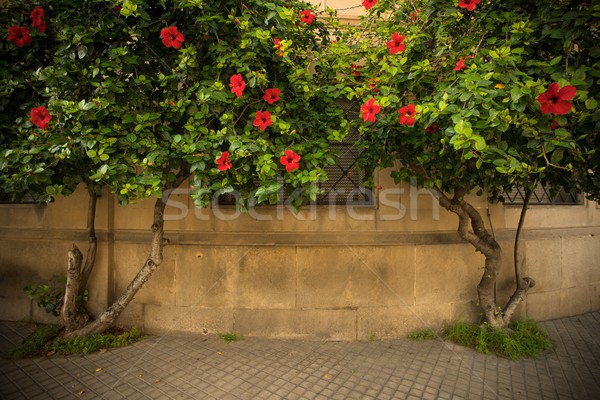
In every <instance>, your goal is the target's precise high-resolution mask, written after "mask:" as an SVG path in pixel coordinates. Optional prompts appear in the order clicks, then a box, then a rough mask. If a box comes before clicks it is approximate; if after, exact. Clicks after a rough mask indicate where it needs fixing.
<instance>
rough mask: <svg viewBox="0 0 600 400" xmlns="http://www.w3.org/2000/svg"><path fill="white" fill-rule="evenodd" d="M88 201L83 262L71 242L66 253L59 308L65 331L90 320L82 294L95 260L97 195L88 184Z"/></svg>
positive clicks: (74, 328)
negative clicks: (64, 282)
mask: <svg viewBox="0 0 600 400" xmlns="http://www.w3.org/2000/svg"><path fill="white" fill-rule="evenodd" d="M87 188H88V194H89V203H88V214H87V233H88V250H87V257H86V259H85V264H83V254H82V253H81V251H80V250H79V248H78V247H77V246H76V245H75V244H73V249H72V250H71V251H69V253H68V263H67V284H66V285H65V297H64V301H63V306H62V310H61V318H62V321H63V324H64V326H65V332H67V333H68V332H72V331H75V330H77V329H81V328H82V327H84V326H85V324H87V322H88V321H89V320H90V315H89V313H88V312H87V311H86V310H85V305H84V304H83V296H84V294H85V289H86V287H87V282H88V279H89V277H90V274H91V272H92V270H93V269H94V264H95V262H96V251H97V238H96V223H95V221H96V203H97V200H98V195H97V193H96V191H95V190H94V189H93V188H92V187H90V186H89V185H88V187H87Z"/></svg>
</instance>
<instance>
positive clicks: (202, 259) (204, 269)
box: [176, 246, 296, 308]
mask: <svg viewBox="0 0 600 400" xmlns="http://www.w3.org/2000/svg"><path fill="white" fill-rule="evenodd" d="M183 249H185V250H182V251H181V252H180V255H179V256H178V260H177V284H176V286H177V305H183V306H202V307H234V308H262V307H268V308H292V307H294V305H295V302H296V265H295V264H296V251H295V248H293V247H248V246H245V247H242V246H235V247H234V246H213V247H209V246H203V247H197V248H196V250H195V251H193V247H192V246H185V247H183Z"/></svg>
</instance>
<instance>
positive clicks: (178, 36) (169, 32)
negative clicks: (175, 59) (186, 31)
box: [160, 26, 185, 49]
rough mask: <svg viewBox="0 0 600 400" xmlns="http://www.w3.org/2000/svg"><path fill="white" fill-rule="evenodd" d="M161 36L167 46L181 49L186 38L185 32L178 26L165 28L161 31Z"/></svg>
mask: <svg viewBox="0 0 600 400" xmlns="http://www.w3.org/2000/svg"><path fill="white" fill-rule="evenodd" d="M160 37H162V42H163V44H164V45H165V46H167V47H173V48H175V49H179V48H180V47H181V44H182V43H183V42H184V40H185V38H184V37H183V33H181V32H179V31H178V30H177V27H176V26H169V27H168V28H163V29H162V30H161V31H160Z"/></svg>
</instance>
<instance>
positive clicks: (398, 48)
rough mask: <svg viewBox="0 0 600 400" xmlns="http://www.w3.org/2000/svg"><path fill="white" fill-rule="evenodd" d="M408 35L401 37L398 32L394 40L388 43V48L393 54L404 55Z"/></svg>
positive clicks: (393, 36) (393, 37) (394, 35)
mask: <svg viewBox="0 0 600 400" xmlns="http://www.w3.org/2000/svg"><path fill="white" fill-rule="evenodd" d="M405 39H406V35H399V34H398V32H394V34H393V35H392V40H390V41H389V42H387V47H388V49H390V53H391V54H396V53H402V52H403V51H404V49H405V48H406V46H404V40H405Z"/></svg>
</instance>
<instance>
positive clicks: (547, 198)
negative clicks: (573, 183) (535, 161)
mask: <svg viewBox="0 0 600 400" xmlns="http://www.w3.org/2000/svg"><path fill="white" fill-rule="evenodd" d="M504 195H505V197H504V204H523V201H524V199H525V190H523V189H522V188H515V189H513V190H512V191H511V192H505V193H504ZM581 204H583V196H581V195H580V194H577V193H569V192H567V191H565V190H562V189H561V190H560V191H559V192H558V193H556V194H555V195H554V196H552V194H551V193H550V190H549V189H548V188H547V187H545V186H542V185H541V184H538V185H537V186H536V188H535V190H534V191H533V194H532V195H531V199H530V200H529V205H553V206H556V205H581Z"/></svg>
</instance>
